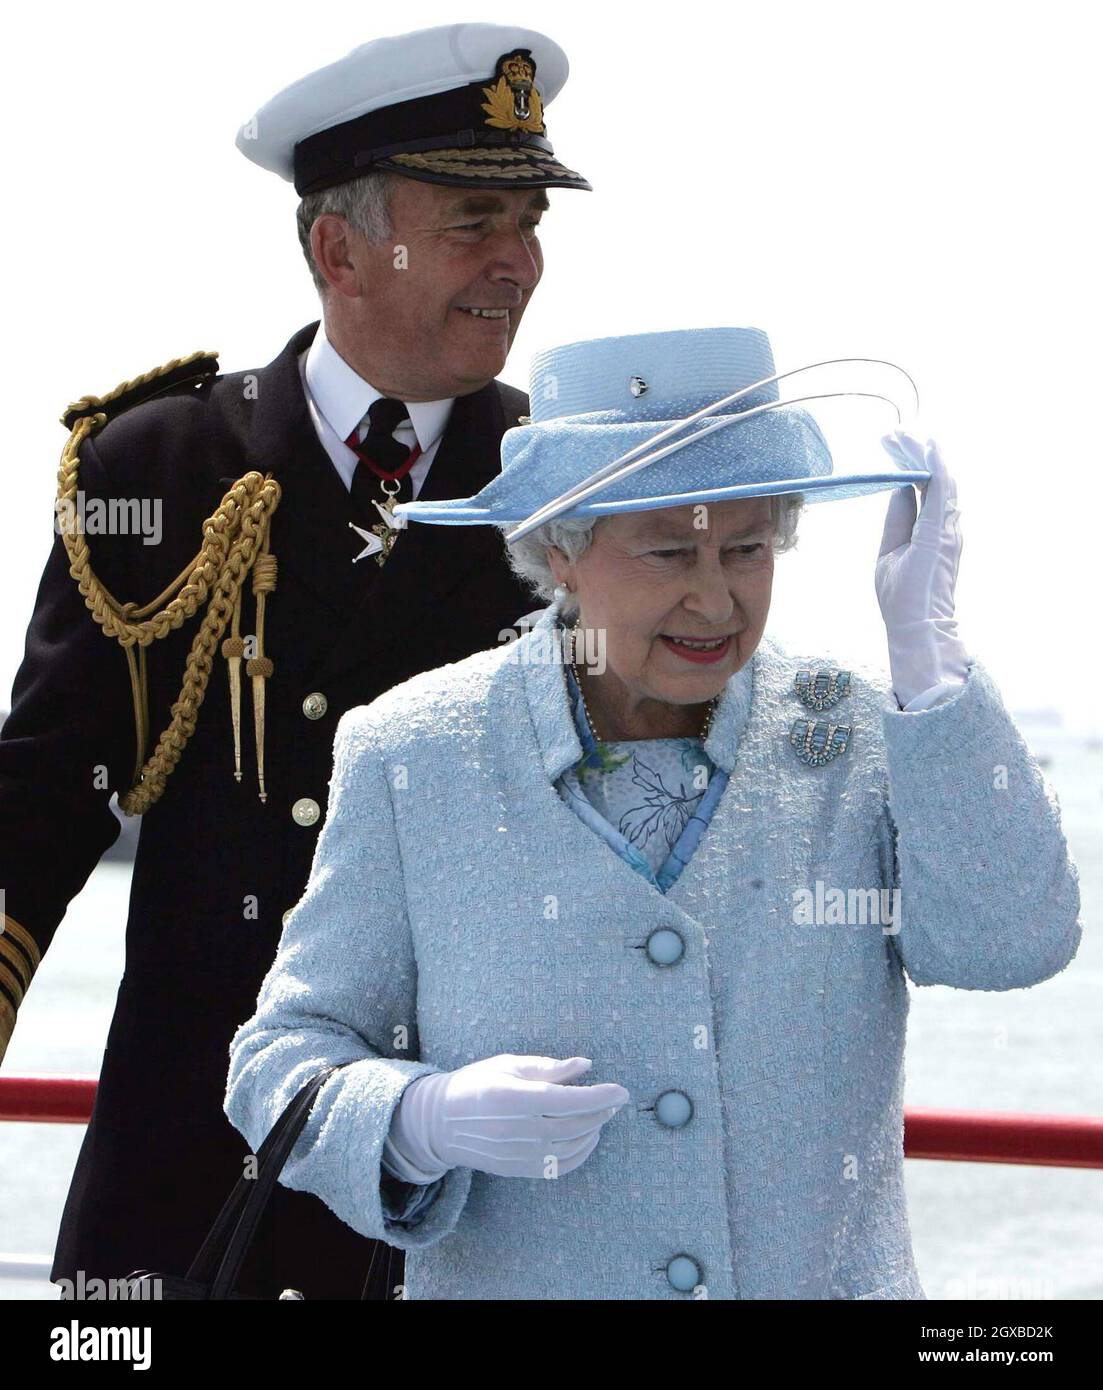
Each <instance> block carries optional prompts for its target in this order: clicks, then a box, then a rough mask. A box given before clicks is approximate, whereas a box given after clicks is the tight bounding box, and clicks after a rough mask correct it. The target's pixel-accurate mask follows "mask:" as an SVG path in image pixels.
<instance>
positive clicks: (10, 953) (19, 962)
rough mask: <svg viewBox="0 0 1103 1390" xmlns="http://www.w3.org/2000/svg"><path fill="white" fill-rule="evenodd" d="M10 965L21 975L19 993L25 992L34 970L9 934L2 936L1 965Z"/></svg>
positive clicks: (0, 945) (0, 946)
mask: <svg viewBox="0 0 1103 1390" xmlns="http://www.w3.org/2000/svg"><path fill="white" fill-rule="evenodd" d="M5 964H7V965H10V966H11V968H12V969H13V970H14V971H15V973H16V975H18V976H19V993H20V995H22V994H25V993H26V990H27V986H28V985H29V984H30V983H31V976H32V975H33V974H34V970H33V969H32V968H31V963H30V961H29V960H28V959H27V957H26V956H25V955H24V954H23V952H22V951H21V950H20V949H19V947H18V946H13V945H12V943H11V941H9V939H8V938H7V936H6V935H5V936H0V966H3V965H5Z"/></svg>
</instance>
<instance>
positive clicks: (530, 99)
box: [482, 48, 545, 135]
mask: <svg viewBox="0 0 1103 1390" xmlns="http://www.w3.org/2000/svg"><path fill="white" fill-rule="evenodd" d="M495 73H496V76H497V78H498V81H497V82H496V83H495V84H494V86H493V87H484V88H483V96H485V97H486V101H484V102H483V103H482V109H483V110H484V111H485V112H486V113H487V116H486V124H487V125H489V126H494V127H495V129H497V130H527V131H530V132H531V133H533V134H535V135H543V134H544V133H545V132H544V103H543V102H542V101H541V100H540V93H539V92H538V91H537V90H536V88H535V87H534V86H533V78H534V77H535V76H536V64H535V63H534V62H533V58H532V54H531V53H530V52H529V50H528V49H527V48H515V49H514V50H513V52H512V53H505V54H503V55H502V57H500V58H499V59H498V65H497V68H496V69H495Z"/></svg>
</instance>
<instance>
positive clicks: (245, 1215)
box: [186, 1063, 348, 1299]
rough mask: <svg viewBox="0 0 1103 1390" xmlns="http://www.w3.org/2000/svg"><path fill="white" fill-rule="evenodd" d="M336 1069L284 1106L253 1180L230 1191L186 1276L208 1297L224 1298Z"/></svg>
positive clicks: (322, 1073) (322, 1074)
mask: <svg viewBox="0 0 1103 1390" xmlns="http://www.w3.org/2000/svg"><path fill="white" fill-rule="evenodd" d="M341 1065H346V1066H347V1065H348V1064H347V1063H342V1064H341ZM339 1069H340V1068H339V1067H336V1066H334V1067H327V1068H326V1069H325V1070H324V1071H320V1072H319V1073H318V1074H317V1075H316V1076H313V1077H311V1079H310V1080H309V1081H308V1082H307V1083H306V1085H305V1086H303V1088H302V1089H301V1090H300V1091H299V1092H298V1094H297V1095H296V1096H295V1097H294V1098H293V1099H292V1100H291V1101H289V1102H288V1104H287V1106H286V1107H285V1108H284V1111H283V1114H282V1115H281V1116H280V1117H279V1119H278V1120H277V1121H276V1123H275V1124H274V1125H273V1126H272V1128H271V1129H270V1130H269V1132H268V1134H267V1135H266V1136H265V1138H264V1142H263V1143H262V1144H261V1146H260V1148H259V1150H258V1151H257V1176H256V1177H255V1178H247V1177H245V1176H244V1174H243V1175H242V1176H241V1177H240V1178H238V1180H237V1183H236V1184H235V1186H234V1190H233V1191H232V1192H231V1193H230V1195H229V1197H228V1198H227V1199H226V1201H225V1203H224V1205H223V1207H222V1210H221V1211H220V1212H219V1213H218V1215H217V1216H216V1217H215V1220H214V1225H213V1226H212V1227H211V1229H210V1230H209V1231H208V1232H207V1238H206V1239H205V1240H204V1242H203V1244H202V1245H201V1246H200V1248H199V1252H198V1254H197V1255H196V1257H195V1259H194V1260H193V1261H192V1263H191V1267H190V1268H189V1269H188V1273H187V1276H186V1277H187V1278H188V1279H197V1280H199V1281H201V1282H202V1283H204V1284H206V1283H209V1284H210V1286H211V1287H210V1294H209V1295H208V1296H209V1297H210V1298H212V1299H216V1298H227V1297H228V1296H229V1294H230V1292H231V1290H232V1289H233V1286H234V1284H235V1283H236V1281H237V1276H238V1272H239V1271H240V1269H241V1265H242V1262H243V1261H244V1259H245V1256H246V1255H247V1254H248V1251H249V1247H250V1245H251V1244H252V1242H253V1237H254V1235H255V1234H256V1228H257V1225H258V1223H259V1222H260V1218H261V1216H262V1215H263V1213H264V1208H265V1206H266V1205H267V1203H268V1199H269V1197H270V1196H271V1195H272V1191H273V1189H274V1188H275V1186H276V1181H277V1179H278V1178H279V1176H280V1173H281V1172H282V1171H283V1166H284V1164H285V1163H286V1161H287V1158H288V1156H289V1155H290V1153H291V1150H292V1149H293V1148H294V1147H295V1142H296V1140H297V1139H298V1137H299V1135H300V1134H301V1133H302V1132H303V1129H304V1127H305V1125H306V1122H307V1119H308V1118H309V1115H310V1109H311V1106H312V1105H313V1104H314V1100H315V1098H316V1097H317V1095H318V1092H319V1091H320V1090H321V1089H322V1087H323V1086H324V1085H325V1083H326V1082H327V1081H328V1080H329V1078H330V1077H331V1076H332V1075H333V1073H334V1072H335V1071H338V1070H339ZM220 1255H221V1257H222V1258H221V1261H220V1262H219V1263H218V1267H217V1271H216V1270H215V1264H216V1261H219V1256H220ZM212 1276H213V1277H212Z"/></svg>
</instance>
